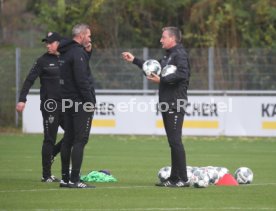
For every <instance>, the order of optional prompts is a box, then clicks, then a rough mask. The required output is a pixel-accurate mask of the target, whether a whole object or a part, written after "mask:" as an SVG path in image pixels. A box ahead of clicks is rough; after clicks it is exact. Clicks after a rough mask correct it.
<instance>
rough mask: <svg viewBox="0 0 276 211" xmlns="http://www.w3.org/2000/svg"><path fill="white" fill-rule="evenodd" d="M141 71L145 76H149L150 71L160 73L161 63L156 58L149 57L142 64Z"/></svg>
mask: <svg viewBox="0 0 276 211" xmlns="http://www.w3.org/2000/svg"><path fill="white" fill-rule="evenodd" d="M143 71H144V73H145V74H146V75H147V76H150V75H151V74H152V73H155V74H156V75H160V72H161V65H160V63H159V62H158V61H157V60H154V59H149V60H147V61H145V62H144V64H143Z"/></svg>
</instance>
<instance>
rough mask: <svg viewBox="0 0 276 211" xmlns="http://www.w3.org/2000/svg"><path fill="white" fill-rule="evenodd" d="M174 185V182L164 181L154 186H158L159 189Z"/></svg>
mask: <svg viewBox="0 0 276 211" xmlns="http://www.w3.org/2000/svg"><path fill="white" fill-rule="evenodd" d="M173 184H174V182H172V181H171V180H165V181H163V182H160V183H157V184H155V185H156V186H159V187H170V186H172V185H173Z"/></svg>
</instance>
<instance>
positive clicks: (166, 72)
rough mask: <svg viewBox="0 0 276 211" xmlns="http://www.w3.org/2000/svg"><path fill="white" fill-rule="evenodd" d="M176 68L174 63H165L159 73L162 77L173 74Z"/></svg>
mask: <svg viewBox="0 0 276 211" xmlns="http://www.w3.org/2000/svg"><path fill="white" fill-rule="evenodd" d="M176 70H177V67H176V66H174V65H166V66H165V67H164V68H163V69H162V71H161V75H162V77H166V76H167V75H170V74H173V73H175V71H176Z"/></svg>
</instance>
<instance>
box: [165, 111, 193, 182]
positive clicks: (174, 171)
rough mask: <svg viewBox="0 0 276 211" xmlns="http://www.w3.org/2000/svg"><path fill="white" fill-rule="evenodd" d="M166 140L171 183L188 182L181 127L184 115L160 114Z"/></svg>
mask: <svg viewBox="0 0 276 211" xmlns="http://www.w3.org/2000/svg"><path fill="white" fill-rule="evenodd" d="M162 117H163V123H164V126H165V130H166V134H167V139H168V142H169V146H170V148H171V176H170V179H171V180H173V181H176V180H179V179H181V180H184V181H188V177H187V169H186V153H185V149H184V145H183V143H182V139H181V137H182V125H183V121H184V114H183V113H180V112H177V111H176V110H168V111H166V112H162Z"/></svg>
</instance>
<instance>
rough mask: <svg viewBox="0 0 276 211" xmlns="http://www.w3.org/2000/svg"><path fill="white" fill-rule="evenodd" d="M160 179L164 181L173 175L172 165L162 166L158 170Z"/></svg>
mask: <svg viewBox="0 0 276 211" xmlns="http://www.w3.org/2000/svg"><path fill="white" fill-rule="evenodd" d="M157 176H158V179H159V180H160V182H164V181H165V180H166V179H168V178H169V177H170V176H171V167H170V166H166V167H163V168H161V169H160V170H159V171H158V174H157Z"/></svg>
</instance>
